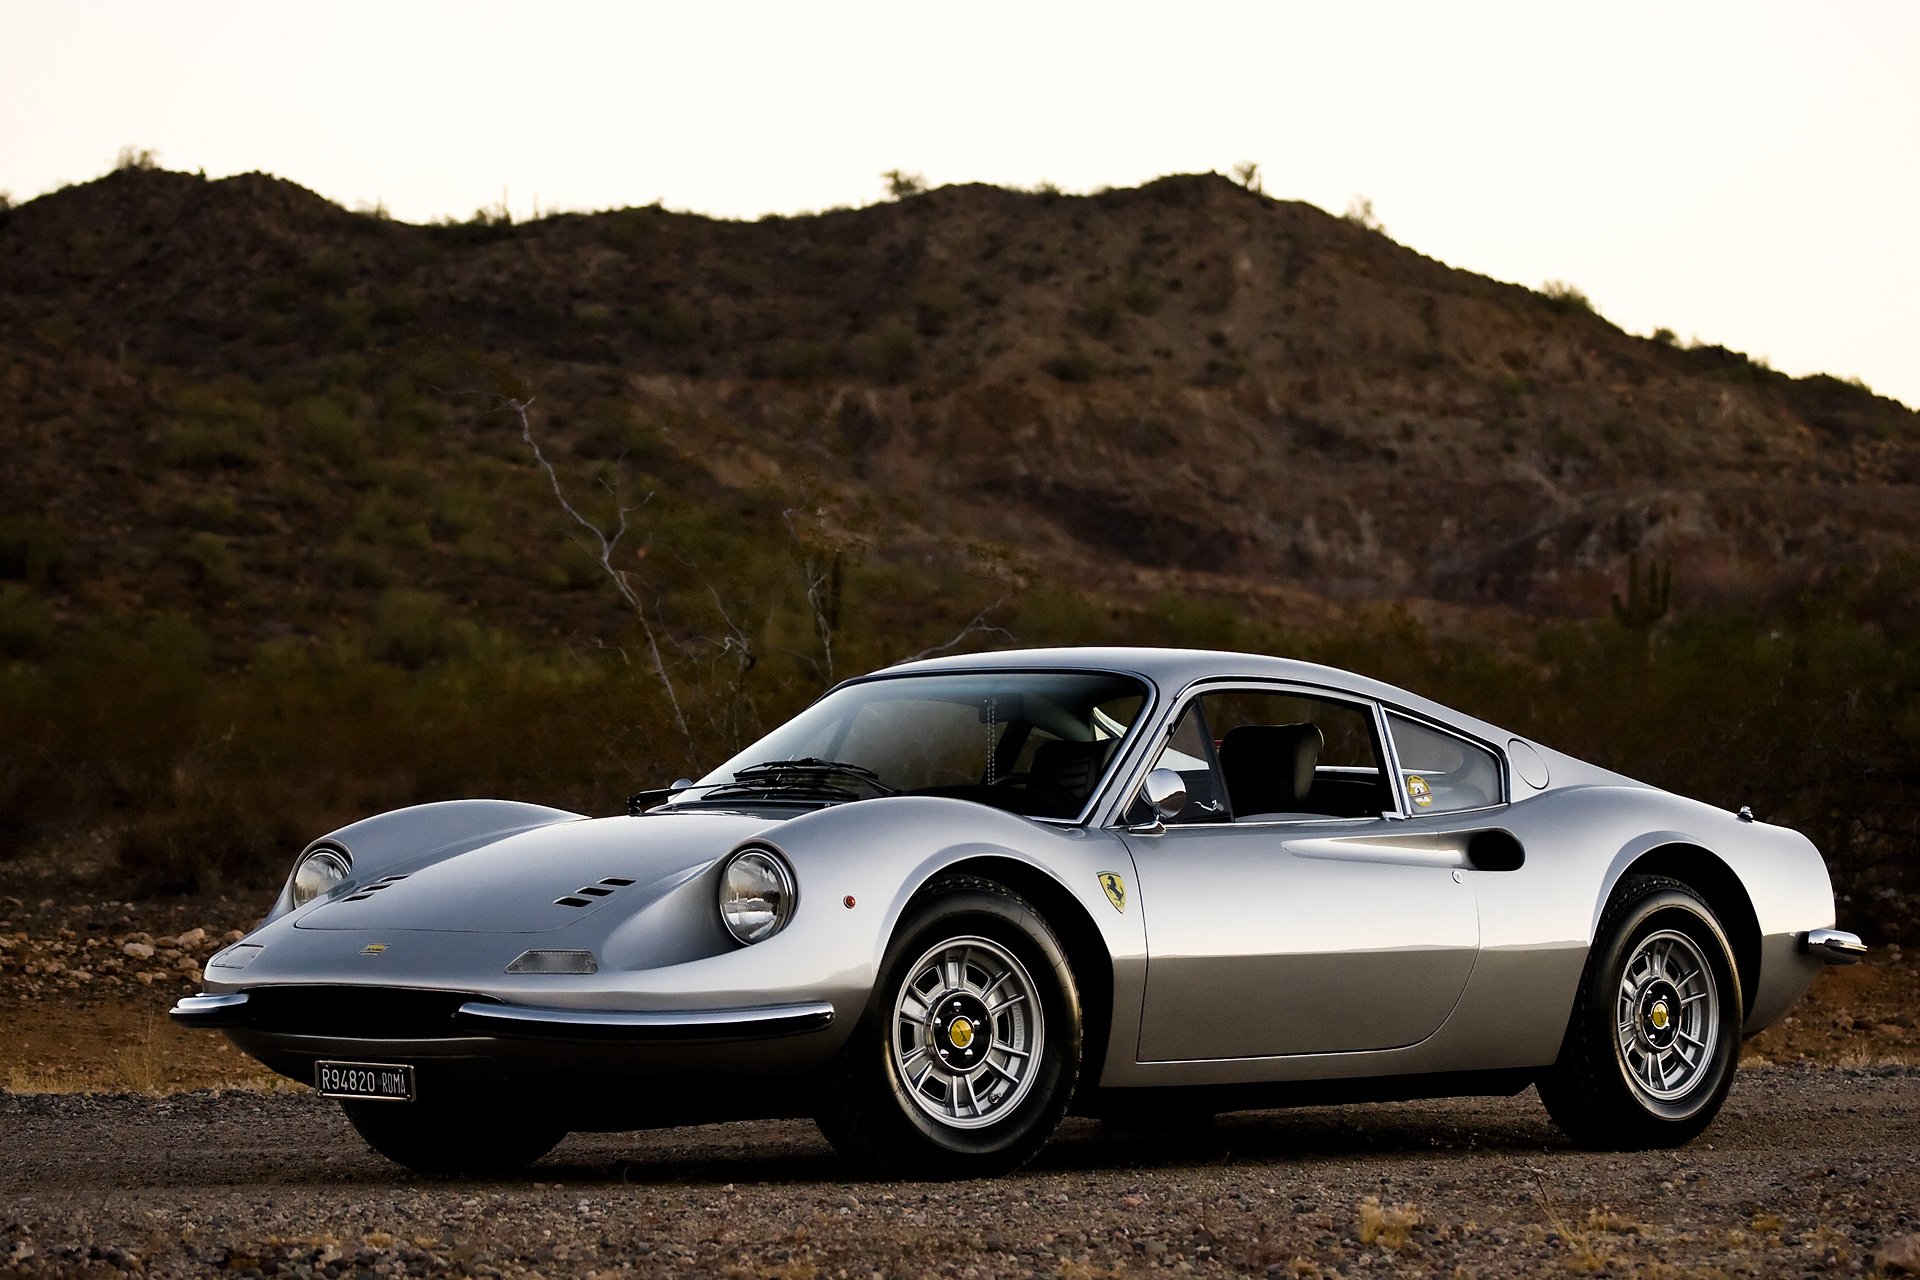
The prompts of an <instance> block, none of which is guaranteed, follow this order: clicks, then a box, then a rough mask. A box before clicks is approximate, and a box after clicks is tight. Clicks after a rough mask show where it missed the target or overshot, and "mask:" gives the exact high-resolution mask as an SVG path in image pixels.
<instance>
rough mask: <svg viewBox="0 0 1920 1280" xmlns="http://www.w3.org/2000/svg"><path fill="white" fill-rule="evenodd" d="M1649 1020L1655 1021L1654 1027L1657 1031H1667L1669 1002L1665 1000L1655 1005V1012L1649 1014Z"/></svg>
mask: <svg viewBox="0 0 1920 1280" xmlns="http://www.w3.org/2000/svg"><path fill="white" fill-rule="evenodd" d="M1647 1021H1649V1022H1651V1023H1653V1029H1654V1030H1655V1031H1665V1030H1666V1029H1667V1002H1666V1001H1665V1000H1662V1001H1661V1002H1660V1003H1659V1004H1656V1005H1655V1006H1653V1012H1652V1013H1650V1014H1648V1015H1647Z"/></svg>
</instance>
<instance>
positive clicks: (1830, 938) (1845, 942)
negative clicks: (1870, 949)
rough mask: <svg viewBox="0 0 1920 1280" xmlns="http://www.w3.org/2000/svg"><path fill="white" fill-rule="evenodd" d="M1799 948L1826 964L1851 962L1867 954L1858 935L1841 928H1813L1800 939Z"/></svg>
mask: <svg viewBox="0 0 1920 1280" xmlns="http://www.w3.org/2000/svg"><path fill="white" fill-rule="evenodd" d="M1800 949H1801V950H1802V951H1804V952H1806V953H1807V954H1808V955H1810V956H1818V957H1819V958H1820V959H1822V960H1825V961H1826V962H1827V963H1828V964H1852V963H1853V962H1854V961H1856V960H1859V959H1860V958H1861V957H1863V956H1865V955H1866V954H1867V944H1866V943H1864V942H1862V941H1860V935H1859V934H1856V933H1848V932H1846V931H1845V930H1843V929H1814V930H1812V931H1810V932H1809V933H1808V934H1807V936H1806V937H1805V938H1803V939H1801V941H1800Z"/></svg>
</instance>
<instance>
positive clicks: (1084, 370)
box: [1040, 347, 1100, 382]
mask: <svg viewBox="0 0 1920 1280" xmlns="http://www.w3.org/2000/svg"><path fill="white" fill-rule="evenodd" d="M1040 368H1041V369H1042V370H1043V371H1044V372H1046V373H1048V374H1051V375H1052V376H1053V377H1055V378H1058V379H1059V380H1060V381H1062V382H1092V381H1093V380H1094V379H1095V378H1097V377H1099V376H1100V362H1099V361H1098V360H1095V359H1094V358H1093V357H1092V356H1091V355H1089V354H1088V353H1087V352H1085V351H1083V350H1081V349H1080V348H1078V347H1075V348H1072V349H1070V350H1067V351H1063V352H1061V353H1060V354H1059V355H1056V356H1051V357H1049V358H1048V359H1046V360H1043V361H1041V362H1040Z"/></svg>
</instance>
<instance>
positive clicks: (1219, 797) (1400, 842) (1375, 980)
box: [1122, 686, 1479, 1062]
mask: <svg viewBox="0 0 1920 1280" xmlns="http://www.w3.org/2000/svg"><path fill="white" fill-rule="evenodd" d="M1383 744H1384V738H1383V734H1382V724H1381V717H1380V713H1379V711H1378V709H1377V708H1376V707H1374V706H1372V705H1371V704H1368V703H1365V702H1362V701H1359V700H1355V699H1345V698H1340V697H1336V696H1332V695H1328V694H1325V693H1321V692H1317V691H1310V690H1300V689H1288V688H1277V687H1264V688H1251V687H1244V686H1243V687H1235V688H1216V689H1212V690H1209V691H1207V692H1204V693H1202V694H1200V695H1199V696H1197V697H1195V698H1193V699H1191V700H1190V701H1189V702H1188V704H1187V705H1186V707H1185V709H1184V710H1183V711H1182V712H1181V713H1180V717H1179V720H1178V722H1177V726H1176V729H1175V732H1174V734H1173V735H1172V737H1171V738H1170V739H1169V740H1168V743H1167V745H1166V748H1165V749H1164V751H1163V752H1162V754H1161V757H1160V759H1159V760H1158V761H1157V762H1156V763H1157V764H1158V765H1160V766H1162V767H1170V768H1174V769H1176V770H1178V771H1179V772H1180V773H1181V774H1182V776H1183V778H1184V779H1185V780H1186V782H1187V791H1188V803H1187V807H1186V809H1185V810H1183V811H1182V812H1181V813H1180V814H1179V815H1178V816H1177V817H1176V818H1173V819H1171V820H1168V821H1167V822H1165V823H1164V824H1159V825H1158V826H1157V829H1156V825H1155V824H1153V823H1152V822H1151V821H1145V822H1143V821H1141V820H1140V819H1141V818H1142V817H1143V814H1142V813H1141V812H1139V811H1137V810H1136V811H1135V812H1134V813H1133V814H1132V815H1131V817H1130V825H1129V827H1128V828H1127V829H1126V830H1124V831H1123V832H1122V838H1123V839H1124V840H1125V841H1126V843H1127V846H1128V848H1129V850H1130V851H1131V852H1132V854H1133V859H1134V864H1135V868H1136V874H1137V875H1138V877H1139V900H1140V902H1141V904H1142V907H1143V910H1144V911H1145V915H1146V926H1147V951H1148V961H1147V980H1146V992H1145V998H1144V1004H1143V1008H1142V1016H1141V1033H1140V1046H1139V1057H1140V1060H1141V1061H1143V1062H1165V1061H1192V1060H1199V1059H1219V1058H1256V1057H1270V1056H1278V1055H1288V1054H1310V1053H1342V1052H1352V1051H1357V1050H1370V1049H1390V1048H1395V1047H1399V1046H1402V1045H1408V1044H1413V1043H1416V1042H1418V1041H1420V1040H1423V1039H1425V1038H1426V1037H1427V1036H1429V1035H1431V1034H1432V1033H1433V1032H1434V1031H1435V1030H1436V1029H1437V1028H1438V1027H1439V1026H1440V1024H1441V1023H1442V1022H1444V1021H1445V1020H1446V1017H1447V1015H1448V1013H1449V1012H1450V1011H1451V1010H1452V1009H1453V1006H1454V1004H1455V1003H1456V1002H1457V1001H1458V999H1459V996H1460V993H1461V991H1462V990H1463V989H1464V987H1465V986H1466V982H1467V977H1468V975H1469V974H1470V973H1471V972H1472V969H1473V964H1474V960H1475V957H1476V954H1477V949H1478V945H1479V919H1478V913H1477V910H1476V907H1475V903H1474V897H1473V890H1472V887H1471V885H1470V883H1469V879H1470V878H1468V877H1464V876H1462V875H1461V874H1460V871H1461V868H1462V866H1463V857H1462V854H1461V851H1460V850H1459V849H1458V848H1457V847H1453V846H1451V845H1449V844H1448V842H1445V841H1441V842H1438V843H1435V842H1433V841H1430V840H1423V839H1422V838H1420V837H1419V833H1417V832H1412V831H1410V830H1409V828H1411V827H1413V826H1416V825H1421V824H1412V823H1408V822H1405V821H1403V820H1402V818H1401V815H1402V813H1403V812H1405V811H1406V807H1405V806H1403V805H1402V804H1401V803H1400V802H1399V800H1398V798H1397V797H1398V795H1399V794H1400V793H1401V792H1403V791H1404V790H1405V784H1404V783H1403V782H1401V781H1400V774H1399V772H1398V771H1397V770H1396V769H1395V768H1394V767H1393V766H1392V765H1391V764H1390V763H1389V757H1388V755H1387V753H1386V752H1385V751H1384V750H1383ZM1390 779H1393V780H1394V781H1392V782H1390V781H1389V780H1390ZM1410 836H1412V837H1413V838H1411V839H1410V838H1409V837H1410Z"/></svg>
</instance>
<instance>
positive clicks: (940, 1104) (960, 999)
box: [817, 877, 1081, 1177]
mask: <svg viewBox="0 0 1920 1280" xmlns="http://www.w3.org/2000/svg"><path fill="white" fill-rule="evenodd" d="M1080 1053H1081V1018H1080V1000H1079V994H1078V992H1077V990H1076V988H1075V986H1074V981H1073V971H1072V969H1071V967H1070V966H1069V965H1068V963H1067V958H1066V954H1065V952H1064V950H1063V949H1062V948H1061V946H1060V943H1059V940H1058V939H1057V938H1056V937H1055V936H1054V934H1053V931H1052V930H1051V929H1050V928H1048V927H1047V923H1046V921H1045V920H1043V919H1042V918H1041V917H1040V915H1039V913H1038V912H1037V911H1035V910H1034V909H1033V907H1032V906H1031V905H1030V904H1029V903H1027V901H1026V900H1025V899H1023V898H1021V897H1020V896H1019V895H1017V894H1015V893H1013V892H1012V891H1011V890H1009V889H1007V888H1005V887H1003V886H1001V885H998V884H994V883H991V882H989V881H984V880H974V879H961V878H957V877H955V878H950V879H947V880H943V881H937V882H935V883H934V884H933V885H932V886H930V887H929V889H928V890H927V892H926V893H925V894H924V895H923V897H922V899H921V900H920V901H919V902H918V903H917V904H916V905H915V906H913V907H911V908H909V910H908V913H907V915H906V917H905V918H904V919H903V920H902V922H901V927H900V929H899V931H898V932H897V933H896V934H895V937H894V941H893V944H892V945H891V946H890V947H889V948H888V950H887V956H886V959H885V961H884V962H883V964H882V966H881V975H880V982H879V985H878V986H877V987H876V989H875V992H874V996H873V1000H872V1002H871V1004H870V1005H869V1007H868V1009H867V1013H866V1015H865V1017H863V1018H862V1019H861V1022H860V1025H859V1026H858V1027H856V1028H855V1029H854V1032H853V1035H852V1037H851V1038H850V1039H849V1041H848V1043H847V1046H846V1048H845V1049H844V1050H842V1051H841V1055H840V1058H839V1060H838V1061H837V1062H836V1063H835V1069H834V1070H833V1071H832V1072H830V1073H829V1076H828V1079H827V1082H826V1084H825V1087H824V1090H823V1096H822V1099H821V1105H820V1108H819V1113H818V1116H817V1119H818V1122H819V1125H820V1128H821V1131H822V1132H823V1133H825V1134H826V1136H827V1138H828V1140H829V1141H831V1142H832V1143H833V1145H834V1147H835V1148H836V1149H838V1150H839V1151H840V1152H841V1153H842V1154H843V1155H846V1156H848V1157H849V1158H851V1159H852V1160H854V1161H855V1162H856V1163H857V1164H859V1165H861V1166H862V1167H863V1168H865V1169H867V1170H868V1171H870V1172H873V1173H876V1174H906V1175H910V1176H922V1177H968V1176H976V1175H982V1174H991V1173H1002V1172H1006V1171H1007V1170H1010V1169H1014V1168H1018V1167H1019V1166H1020V1165H1022V1164H1024V1163H1026V1162H1027V1161H1028V1160H1029V1159H1031V1158H1032V1157H1033V1155H1034V1153H1035V1152H1037V1151H1039V1149H1040V1148H1041V1147H1042V1146H1043V1145H1045V1143H1046V1141H1047V1139H1048V1138H1049V1137H1050V1136H1051V1135H1052V1133H1053V1130H1054V1128H1055V1127H1056V1126H1057V1125H1058V1124H1059V1123H1060V1117H1061V1116H1062V1115H1064V1114H1065V1112H1066V1109H1067V1103H1068V1101H1069V1100H1070V1099H1071V1098H1072V1096H1073V1089H1074V1085H1075V1083H1076V1082H1077V1080H1078V1078H1079V1073H1080Z"/></svg>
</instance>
